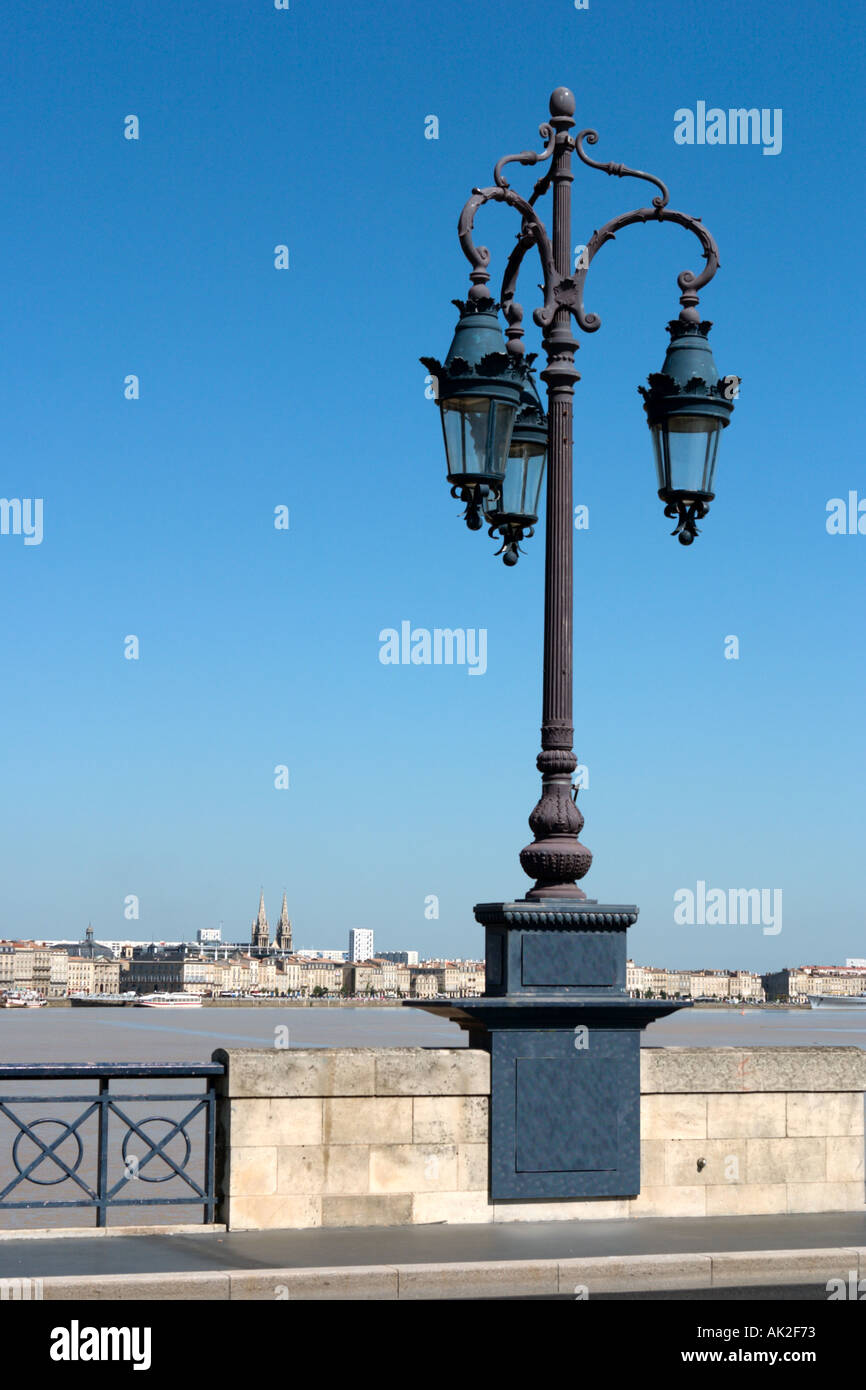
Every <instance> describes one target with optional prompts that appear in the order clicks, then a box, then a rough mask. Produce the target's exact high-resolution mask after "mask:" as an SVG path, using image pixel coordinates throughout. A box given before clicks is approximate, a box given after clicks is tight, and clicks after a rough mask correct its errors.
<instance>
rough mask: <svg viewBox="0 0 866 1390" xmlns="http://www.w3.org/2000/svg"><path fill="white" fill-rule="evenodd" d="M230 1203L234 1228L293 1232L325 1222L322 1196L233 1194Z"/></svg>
mask: <svg viewBox="0 0 866 1390" xmlns="http://www.w3.org/2000/svg"><path fill="white" fill-rule="evenodd" d="M350 1200H352V1201H357V1198H351V1199H350ZM227 1205H228V1219H227V1221H226V1225H227V1226H228V1228H229V1230H230V1231H291V1230H303V1229H306V1228H308V1227H311V1226H321V1224H322V1199H321V1198H320V1197H316V1196H314V1195H300V1196H298V1195H294V1194H292V1193H276V1194H274V1195H272V1196H264V1197H261V1196H258V1197H256V1196H253V1197H230V1198H229V1200H228V1204H227Z"/></svg>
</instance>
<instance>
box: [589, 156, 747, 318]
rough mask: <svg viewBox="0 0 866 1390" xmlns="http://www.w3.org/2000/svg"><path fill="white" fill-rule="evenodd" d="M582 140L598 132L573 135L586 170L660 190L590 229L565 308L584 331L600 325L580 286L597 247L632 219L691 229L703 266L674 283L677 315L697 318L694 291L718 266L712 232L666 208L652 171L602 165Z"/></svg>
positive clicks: (694, 219) (663, 188) (662, 190)
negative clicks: (679, 308) (643, 182)
mask: <svg viewBox="0 0 866 1390" xmlns="http://www.w3.org/2000/svg"><path fill="white" fill-rule="evenodd" d="M584 141H586V143H587V144H588V145H594V144H596V142H597V141H598V132H597V131H595V130H582V131H580V133H579V134H578V135H577V136H576V137H575V149H576V151H577V156H578V158H579V159H581V160H582V161H583V163H584V164H586V165H588V166H589V168H590V169H599V170H601V172H602V173H605V174H612V175H615V176H616V177H617V178H635V179H645V180H646V181H647V183H653V184H655V186H656V188H658V189H659V190H660V193H659V194H658V195H656V197H655V198H653V200H652V207H648V208H635V209H634V211H633V212H626V213H622V214H621V215H620V216H619V217H614V218H612V219H611V220H610V222H606V223H605V224H604V226H603V227H601V228H600V229H599V230H598V231H596V232H593V234H592V236H591V237H590V239H589V242H588V243H587V245H586V247H585V249H584V251H583V253H582V255H581V258H580V263H579V264H578V267H577V269H576V271H575V275H574V290H573V293H572V294H571V295H570V296H569V298H570V300H571V302H570V303H569V305H568V307H569V309H570V310H571V312H572V313H573V314H574V317H575V318H576V320H577V322H578V324H579V325H580V327H581V328H582V329H583V330H584V332H585V333H595V332H597V331H598V329H599V328H600V327H601V319H600V318H599V316H598V314H589V313H587V312H586V310H585V309H584V307H583V287H584V283H585V281H586V276H587V272H588V270H589V267H590V265H591V264H592V261H593V258H594V257H595V255H596V253H597V252H598V250H599V249H600V247H602V246H604V244H605V242H608V241H613V239H614V237H615V236H616V234H617V232H619V231H622V229H623V227H630V226H632V225H633V224H634V223H636V222H675V223H677V225H678V226H680V227H685V229H686V231H689V232H692V233H693V235H694V236H696V237H697V238H698V240H699V241H700V243H701V246H702V247H703V251H704V260H705V261H706V262H707V264H706V266H705V267H704V269H703V270H702V271H701V272H700V274H698V275H696V274H695V272H694V271H692V270H684V271H682V272H681V273H680V274H679V275H678V276H677V284H678V286H679V288H680V291H681V293H680V304H681V305H682V313H681V314H680V317H681V318H682V319H684V320H686V321H690V320H697V319H698V318H699V315H698V313H697V309H696V306H697V303H698V293H697V292H698V290H701V289H703V287H704V285H707V284H709V282H710V280H712V278H713V276H714V275H715V273H716V271H717V270H718V268H719V248H718V247H717V245H716V242H715V239H714V238H713V236H712V234H711V233H710V232H709V231H708V230H707V228H706V227H705V226H704V225H703V223H702V222H701V219H700V218H699V217H691V216H690V215H689V214H688V213H685V212H677V211H676V210H675V209H674V208H669V207H668V205H667V204H668V198H669V197H670V195H669V193H668V190H667V188H666V186H665V185H664V184H663V183H662V181H661V179H657V178H656V177H655V175H654V174H647V173H644V171H643V170H641V169H629V168H628V167H627V165H625V164H614V163H609V164H602V163H600V162H599V161H598V160H595V159H590V157H589V155H588V154H587V153H586V151H585V149H584V147H583V146H584Z"/></svg>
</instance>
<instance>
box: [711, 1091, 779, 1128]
mask: <svg viewBox="0 0 866 1390" xmlns="http://www.w3.org/2000/svg"><path fill="white" fill-rule="evenodd" d="M785 1099H786V1098H785V1096H784V1095H782V1094H780V1093H775V1092H774V1093H771V1094H769V1095H768V1094H766V1093H765V1092H757V1093H747V1094H742V1095H727V1096H721V1095H715V1096H707V1135H708V1136H709V1138H710V1139H783V1138H784V1137H785V1134H786V1133H787V1131H786V1128H785V1124H786V1119H785Z"/></svg>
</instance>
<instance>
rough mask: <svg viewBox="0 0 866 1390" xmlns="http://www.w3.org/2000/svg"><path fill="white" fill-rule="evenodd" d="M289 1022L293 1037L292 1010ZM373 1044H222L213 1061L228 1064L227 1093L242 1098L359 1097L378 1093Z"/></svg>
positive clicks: (376, 1052) (223, 1086)
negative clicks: (326, 1046)
mask: <svg viewBox="0 0 866 1390" xmlns="http://www.w3.org/2000/svg"><path fill="white" fill-rule="evenodd" d="M283 1017H284V1021H285V1024H286V1027H287V1028H288V1029H289V1035H290V1036H291V1030H292V1017H291V1011H290V1010H286V1012H285V1015H284V1016H283ZM379 1055H381V1054H380V1050H379V1049H378V1048H373V1047H340V1048H334V1049H333V1050H332V1049H324V1048H315V1049H313V1048H311V1049H309V1050H307V1049H304V1048H294V1047H288V1048H277V1047H269V1048H261V1049H259V1048H233V1049H231V1051H228V1052H227V1051H225V1050H224V1049H222V1048H220V1049H218V1050H217V1052H215V1053H214V1060H216V1061H221V1062H222V1063H223V1065H226V1063H228V1076H227V1078H225V1079H224V1080H223V1082H222V1083H221V1089H222V1092H223V1094H226V1095H229V1096H232V1097H237V1098H242V1097H243V1098H254V1097H277V1096H280V1097H303V1096H354V1095H374V1094H375V1067H376V1058H377V1056H379Z"/></svg>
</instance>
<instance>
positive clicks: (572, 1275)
mask: <svg viewBox="0 0 866 1390" xmlns="http://www.w3.org/2000/svg"><path fill="white" fill-rule="evenodd" d="M711 1279H712V1263H711V1260H710V1256H709V1255H607V1256H602V1257H599V1258H592V1257H587V1258H585V1259H575V1260H560V1261H559V1292H560V1293H561V1294H572V1295H573V1296H574V1297H575V1298H577V1297H585V1296H586V1295H584V1293H583V1290H584V1289H585V1290H586V1291H587V1294H588V1296H589V1301H590V1302H591V1301H592V1298H593V1295H594V1294H600V1293H641V1292H653V1291H656V1290H658V1291H662V1290H664V1289H708V1288H709V1287H710V1282H711Z"/></svg>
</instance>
